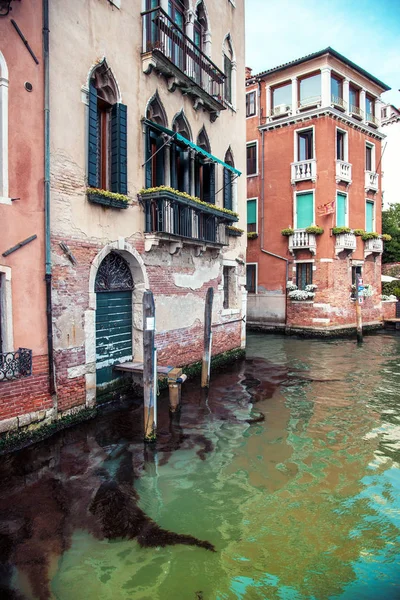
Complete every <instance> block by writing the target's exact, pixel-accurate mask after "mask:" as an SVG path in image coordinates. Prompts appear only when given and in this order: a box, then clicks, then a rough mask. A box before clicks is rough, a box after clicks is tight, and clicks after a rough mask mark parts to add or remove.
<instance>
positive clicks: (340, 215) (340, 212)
mask: <svg viewBox="0 0 400 600" xmlns="http://www.w3.org/2000/svg"><path fill="white" fill-rule="evenodd" d="M346 216H347V196H346V195H345V194H337V196H336V227H346Z"/></svg>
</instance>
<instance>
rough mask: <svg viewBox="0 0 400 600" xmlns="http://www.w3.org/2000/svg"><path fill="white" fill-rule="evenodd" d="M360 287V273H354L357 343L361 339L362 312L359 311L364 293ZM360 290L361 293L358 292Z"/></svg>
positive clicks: (360, 341)
mask: <svg viewBox="0 0 400 600" xmlns="http://www.w3.org/2000/svg"><path fill="white" fill-rule="evenodd" d="M360 287H362V279H361V277H360V275H359V274H358V273H357V274H356V318H357V342H358V343H359V344H361V343H362V341H363V331H362V313H361V304H362V302H363V301H364V293H363V289H364V288H363V289H362V290H360ZM360 291H361V294H360Z"/></svg>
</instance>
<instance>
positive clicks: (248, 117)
mask: <svg viewBox="0 0 400 600" xmlns="http://www.w3.org/2000/svg"><path fill="white" fill-rule="evenodd" d="M250 94H254V96H255V103H254V104H255V108H256V112H255V113H254V115H249V116H247V115H246V119H253V118H254V117H256V116H257V115H258V101H257V89H255V90H249V91H248V92H246V98H247V96H249V95H250ZM245 110H247V102H246V103H245Z"/></svg>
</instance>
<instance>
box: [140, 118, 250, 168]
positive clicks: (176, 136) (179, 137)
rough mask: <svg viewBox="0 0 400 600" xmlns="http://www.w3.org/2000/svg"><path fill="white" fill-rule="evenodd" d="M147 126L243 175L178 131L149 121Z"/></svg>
mask: <svg viewBox="0 0 400 600" xmlns="http://www.w3.org/2000/svg"><path fill="white" fill-rule="evenodd" d="M145 124H146V125H149V126H150V127H154V129H158V130H159V131H162V132H163V133H167V134H168V135H170V136H171V137H173V138H174V139H175V140H177V141H178V142H181V144H183V145H184V146H189V147H190V148H193V150H195V151H196V152H198V153H199V154H201V155H202V156H204V157H205V158H208V159H209V160H212V162H215V163H218V164H220V165H222V166H223V167H224V168H225V169H228V170H229V171H232V173H234V174H235V175H237V176H239V177H240V175H241V174H242V173H241V171H238V169H235V167H232V165H228V164H227V163H225V162H224V161H223V160H221V159H220V158H217V157H216V156H214V155H213V154H210V153H209V152H207V150H204V149H203V148H200V146H197V144H194V143H193V142H191V141H190V140H188V139H186V138H185V137H183V135H181V134H180V133H177V132H176V131H172V130H171V129H167V128H166V127H163V126H162V125H159V124H158V123H154V122H153V121H149V120H148V119H146V120H145Z"/></svg>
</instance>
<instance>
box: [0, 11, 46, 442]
mask: <svg viewBox="0 0 400 600" xmlns="http://www.w3.org/2000/svg"><path fill="white" fill-rule="evenodd" d="M10 8H11V9H12V10H10ZM42 31H43V20H42V2H41V0H32V2H2V3H0V432H3V431H8V430H15V429H17V428H18V426H23V425H27V424H29V423H30V422H31V421H38V420H44V419H45V418H52V416H54V411H53V400H52V396H51V382H50V378H51V374H49V368H48V336H47V333H48V325H49V321H48V319H47V318H46V315H47V314H48V313H47V307H48V302H49V300H50V278H49V275H50V272H49V270H48V269H47V268H46V267H47V264H46V252H45V245H46V243H45V162H44V159H45V141H44V119H45V113H44V54H43V41H42ZM47 231H49V230H48V229H47ZM48 241H49V238H48ZM46 287H47V293H46ZM50 342H51V340H50Z"/></svg>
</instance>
